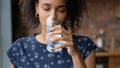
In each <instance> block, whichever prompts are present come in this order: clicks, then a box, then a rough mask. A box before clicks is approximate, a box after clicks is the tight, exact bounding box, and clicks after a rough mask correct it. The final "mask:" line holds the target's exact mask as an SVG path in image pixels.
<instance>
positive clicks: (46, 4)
mask: <svg viewBox="0 0 120 68" xmlns="http://www.w3.org/2000/svg"><path fill="white" fill-rule="evenodd" d="M43 5H47V6H51V5H50V4H48V3H43Z"/></svg>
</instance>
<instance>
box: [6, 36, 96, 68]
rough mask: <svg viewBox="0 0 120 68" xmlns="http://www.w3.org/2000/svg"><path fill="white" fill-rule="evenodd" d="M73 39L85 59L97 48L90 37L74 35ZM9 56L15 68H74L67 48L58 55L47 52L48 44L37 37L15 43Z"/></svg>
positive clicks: (29, 37)
mask: <svg viewBox="0 0 120 68" xmlns="http://www.w3.org/2000/svg"><path fill="white" fill-rule="evenodd" d="M73 38H74V40H75V43H76V44H77V46H78V48H79V50H80V52H81V54H82V57H83V59H85V58H86V57H87V56H88V55H89V54H90V53H91V51H92V50H93V49H95V48H96V45H95V44H94V43H93V41H91V39H89V38H88V37H85V36H77V35H73ZM7 55H8V57H9V58H10V61H11V63H12V64H13V65H14V68H73V62H72V58H71V56H70V55H69V54H68V53H67V49H66V48H63V49H62V51H60V52H58V53H51V52H49V51H47V49H46V44H42V43H40V42H38V41H37V40H36V39H35V35H30V36H27V37H23V38H20V39H18V40H17V41H15V42H14V43H13V45H12V47H11V48H10V49H9V50H8V52H7Z"/></svg>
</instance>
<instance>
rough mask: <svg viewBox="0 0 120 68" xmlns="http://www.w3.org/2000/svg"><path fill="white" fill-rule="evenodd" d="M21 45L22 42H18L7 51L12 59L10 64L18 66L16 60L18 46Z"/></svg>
mask: <svg viewBox="0 0 120 68" xmlns="http://www.w3.org/2000/svg"><path fill="white" fill-rule="evenodd" d="M19 44H20V41H19V40H17V41H15V42H14V43H13V44H12V46H11V47H10V48H9V49H8V51H7V56H8V58H9V59H10V62H11V63H12V64H13V65H15V64H16V59H17V55H16V54H17V52H18V51H17V50H18V45H19Z"/></svg>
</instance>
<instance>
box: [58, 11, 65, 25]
mask: <svg viewBox="0 0 120 68" xmlns="http://www.w3.org/2000/svg"><path fill="white" fill-rule="evenodd" d="M66 17H67V14H66V13H65V14H59V20H60V22H62V23H64V22H65V21H66Z"/></svg>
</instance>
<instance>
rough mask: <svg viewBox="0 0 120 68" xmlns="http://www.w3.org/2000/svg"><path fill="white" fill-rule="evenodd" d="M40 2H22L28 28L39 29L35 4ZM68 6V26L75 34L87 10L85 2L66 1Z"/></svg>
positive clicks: (24, 18)
mask: <svg viewBox="0 0 120 68" xmlns="http://www.w3.org/2000/svg"><path fill="white" fill-rule="evenodd" d="M38 1H39V0H20V2H19V5H20V9H21V19H22V22H24V23H26V24H27V26H32V27H34V28H35V27H37V26H38V25H39V20H38V18H37V17H36V16H35V13H36V11H35V4H36V3H38ZM66 4H67V11H68V15H67V24H69V27H70V29H71V30H72V31H73V32H75V30H76V28H77V27H78V26H79V24H80V21H81V19H82V17H83V11H84V10H85V9H86V3H85V0H66Z"/></svg>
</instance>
